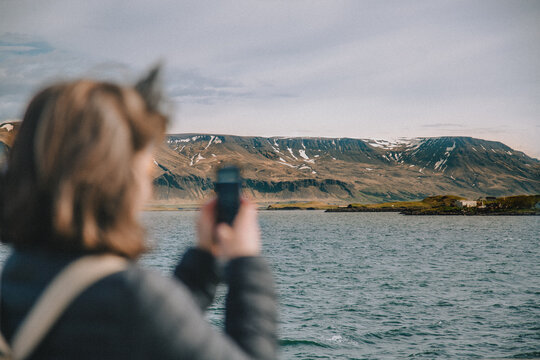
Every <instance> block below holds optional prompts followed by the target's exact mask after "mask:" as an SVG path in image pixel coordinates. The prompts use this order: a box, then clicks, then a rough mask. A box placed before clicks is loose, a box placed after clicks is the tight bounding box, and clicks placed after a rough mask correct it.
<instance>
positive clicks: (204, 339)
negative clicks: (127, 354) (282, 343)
mask: <svg viewBox="0 0 540 360" xmlns="http://www.w3.org/2000/svg"><path fill="white" fill-rule="evenodd" d="M226 271H227V274H228V279H229V292H228V295H227V303H226V326H225V331H226V333H225V334H223V333H220V332H218V331H217V330H216V329H215V328H214V327H213V326H211V325H210V324H209V323H208V322H207V320H206V319H205V317H204V315H203V313H202V312H201V311H200V308H199V306H198V305H197V304H196V303H195V302H194V301H193V298H192V296H191V294H190V293H189V292H188V291H187V289H185V288H184V286H183V285H182V284H181V283H178V282H172V281H171V280H170V279H166V278H163V277H161V276H159V275H155V274H149V273H148V272H147V271H144V270H140V271H139V273H140V274H139V275H135V276H132V279H133V281H134V282H137V285H135V286H136V288H137V289H138V290H137V291H136V294H134V297H135V298H137V299H138V300H136V302H138V303H139V304H138V305H137V308H138V309H139V311H138V312H139V315H138V319H137V321H136V322H137V323H139V324H141V325H140V326H141V327H144V331H142V332H141V333H140V335H139V336H140V338H139V339H137V341H136V343H137V344H138V347H139V348H140V350H139V354H140V355H145V356H148V357H150V358H159V359H178V358H186V359H196V360H233V359H234V360H241V359H264V360H270V359H275V358H276V353H277V337H276V327H277V326H276V323H277V315H276V312H277V306H276V296H275V291H274V284H273V279H272V276H271V275H270V271H269V267H268V265H267V264H266V262H265V261H264V260H263V259H262V258H258V257H253V258H251V257H250V258H247V257H246V258H239V259H236V260H232V261H231V262H230V263H229V264H228V266H227V270H226ZM136 327H138V326H137V325H136ZM145 351H148V353H145ZM143 358H144V357H143Z"/></svg>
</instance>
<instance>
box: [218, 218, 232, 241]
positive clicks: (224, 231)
mask: <svg viewBox="0 0 540 360" xmlns="http://www.w3.org/2000/svg"><path fill="white" fill-rule="evenodd" d="M216 237H217V240H218V244H219V245H220V246H223V247H227V246H228V244H230V243H231V242H233V241H234V230H233V228H232V227H230V226H229V225H227V224H225V223H221V224H219V225H218V226H217V227H216Z"/></svg>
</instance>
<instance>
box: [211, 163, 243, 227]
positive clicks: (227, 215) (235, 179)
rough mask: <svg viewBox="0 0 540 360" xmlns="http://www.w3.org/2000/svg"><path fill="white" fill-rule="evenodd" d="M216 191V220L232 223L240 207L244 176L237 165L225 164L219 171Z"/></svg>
mask: <svg viewBox="0 0 540 360" xmlns="http://www.w3.org/2000/svg"><path fill="white" fill-rule="evenodd" d="M216 178H217V181H216V183H215V191H216V194H217V206H216V211H217V214H216V222H217V223H218V224H219V223H222V222H225V223H227V224H229V225H232V223H233V221H234V218H235V217H236V214H237V213H238V209H239V208H240V189H241V188H242V178H241V177H240V169H239V168H238V167H236V166H231V165H229V166H224V167H222V168H220V169H219V170H218V171H217V176H216Z"/></svg>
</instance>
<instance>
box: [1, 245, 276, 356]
mask: <svg viewBox="0 0 540 360" xmlns="http://www.w3.org/2000/svg"><path fill="white" fill-rule="evenodd" d="M75 258H76V257H75V256H74V255H72V254H71V255H70V254H60V253H53V252H45V251H37V250H34V251H15V252H14V253H13V254H12V255H11V256H10V257H9V258H8V260H7V262H6V264H5V266H4V270H3V272H2V278H1V293H0V294H1V304H0V327H1V330H2V333H3V334H4V336H5V337H6V338H7V340H8V342H9V341H10V340H11V338H12V336H13V334H14V332H15V330H16V329H17V327H18V326H19V324H20V323H21V321H22V320H23V319H24V317H25V316H26V314H27V312H28V311H29V310H30V308H31V307H32V306H33V304H34V302H35V301H36V300H37V298H38V296H39V295H40V294H41V292H42V291H43V290H44V289H45V287H46V286H47V285H48V284H49V282H50V281H51V280H52V279H53V277H54V276H55V275H56V274H57V273H58V272H59V271H60V270H61V269H62V268H63V267H65V266H66V265H67V264H68V263H70V262H71V261H73V260H74V259H75ZM174 275H175V278H173V279H170V278H165V277H163V276H161V275H159V274H157V273H155V272H154V271H152V270H148V269H143V268H141V267H139V266H137V265H136V264H132V265H130V266H129V267H128V269H127V270H125V271H122V272H120V273H116V274H113V275H110V276H107V277H105V278H103V279H102V280H100V281H98V282H97V283H95V284H93V285H92V286H91V287H89V288H88V289H86V290H85V291H84V292H83V293H82V294H81V295H80V296H79V297H77V298H76V299H75V300H74V301H73V303H72V304H71V305H70V306H69V307H68V308H67V309H66V311H65V312H64V314H63V315H62V316H61V317H60V319H59V320H58V322H57V323H56V324H55V325H54V326H53V327H52V328H51V330H50V331H49V333H48V334H47V336H46V337H45V338H44V340H43V341H42V343H41V344H40V345H39V346H38V347H37V348H36V350H35V352H34V353H33V354H32V356H31V357H30V359H76V360H84V359H92V360H95V359H209V360H210V359H212V360H218V359H275V358H276V351H277V339H276V313H277V311H276V296H275V292H274V283H273V280H272V276H271V274H270V271H269V268H268V265H267V264H266V262H265V261H264V260H263V259H262V258H259V257H244V258H238V259H234V260H232V261H230V262H229V264H228V265H227V266H226V268H225V276H224V277H225V279H226V281H227V283H228V286H229V291H228V294H227V299H226V311H225V334H221V333H219V332H217V331H216V330H215V329H214V328H212V327H211V326H210V325H209V324H208V322H207V321H206V320H205V318H204V314H203V311H204V310H205V309H206V307H207V306H208V305H210V304H211V303H212V300H213V298H214V294H215V289H216V286H217V284H218V281H219V277H218V275H217V272H216V264H215V259H214V258H213V257H212V256H211V255H210V254H209V253H206V252H204V251H201V250H197V249H190V250H188V251H187V252H186V254H185V255H184V257H183V259H182V261H181V262H180V264H178V266H177V267H176V269H175V272H174ZM179 280H181V281H179Z"/></svg>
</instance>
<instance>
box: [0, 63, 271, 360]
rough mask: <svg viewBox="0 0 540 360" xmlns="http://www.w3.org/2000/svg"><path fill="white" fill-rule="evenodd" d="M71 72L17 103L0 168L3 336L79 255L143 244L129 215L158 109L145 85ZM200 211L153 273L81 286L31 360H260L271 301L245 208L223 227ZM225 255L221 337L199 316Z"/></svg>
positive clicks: (159, 121) (137, 201)
mask: <svg viewBox="0 0 540 360" xmlns="http://www.w3.org/2000/svg"><path fill="white" fill-rule="evenodd" d="M154 75H155V74H153V75H152V76H151V78H150V79H147V80H146V82H142V83H140V84H139V85H138V87H137V88H131V87H121V86H118V85H115V84H110V83H103V82H96V81H91V80H79V81H75V82H69V83H62V84H57V85H53V86H51V87H48V88H46V89H45V90H43V91H41V92H40V93H38V94H37V95H36V96H35V97H34V98H33V100H32V101H31V102H30V104H29V106H28V108H27V110H26V114H25V116H24V119H23V123H22V125H21V128H20V131H19V134H18V137H17V139H16V142H15V144H14V146H13V149H12V151H11V153H10V159H9V163H8V169H7V172H6V173H5V174H3V175H0V176H1V177H2V178H1V179H0V186H1V188H0V211H1V212H0V230H1V239H2V241H3V242H5V243H9V244H11V245H12V246H13V248H14V251H13V252H12V254H11V256H10V257H9V259H8V260H7V261H6V263H5V266H4V269H3V272H2V278H1V292H0V294H1V300H0V301H1V303H0V304H1V307H0V330H1V332H2V334H3V335H4V336H5V338H6V339H7V341H8V342H10V341H11V339H12V337H13V334H14V333H15V331H16V330H17V328H18V327H19V325H20V324H21V322H22V321H23V319H24V318H25V316H26V315H27V313H28V312H29V310H30V309H31V308H32V306H33V305H34V304H35V301H36V299H37V298H38V297H39V295H40V294H41V293H42V292H43V290H44V289H45V288H46V287H47V286H48V284H49V283H50V282H51V280H52V279H53V278H54V277H55V275H57V274H58V273H59V272H60V271H61V270H62V269H64V268H65V267H66V266H67V265H68V264H70V263H72V262H73V261H74V260H75V259H77V258H79V257H81V256H83V255H87V254H96V253H98V254H116V255H120V256H122V257H125V258H127V259H130V260H135V259H137V257H138V256H140V255H141V254H142V253H144V251H145V250H146V247H145V241H144V231H143V229H142V228H141V226H140V225H139V223H138V221H137V217H138V212H139V211H140V210H141V208H142V206H143V204H144V203H145V201H147V200H148V198H149V196H150V195H151V184H152V177H151V173H152V169H153V166H154V164H153V149H154V148H155V147H156V146H159V144H160V142H161V141H162V140H163V136H164V132H165V128H166V117H165V116H164V115H162V114H161V113H160V112H159V111H158V109H157V108H158V106H157V100H156V99H155V98H153V94H152V92H151V88H152V84H149V83H148V82H152V80H153V76H154ZM214 206H215V202H210V203H209V204H207V205H205V206H204V207H203V208H202V210H201V215H200V219H199V223H198V244H197V246H196V247H195V248H192V249H189V250H188V251H187V252H186V253H185V254H184V256H183V258H182V260H181V261H180V263H179V264H178V265H177V267H176V269H175V271H174V278H173V279H169V278H164V277H161V276H159V275H157V274H156V273H154V272H152V271H150V270H146V269H143V268H141V267H139V266H138V265H136V264H135V262H134V261H132V262H130V265H129V266H128V268H127V269H126V270H124V271H121V272H118V273H115V274H113V275H109V276H107V277H105V278H103V279H101V280H99V281H98V282H96V283H95V284H93V285H91V286H90V287H89V288H87V289H86V290H85V291H84V292H83V293H82V294H81V295H80V296H78V297H77V298H76V299H75V300H74V301H73V302H72V303H71V304H70V305H69V307H68V308H67V309H66V310H65V311H64V313H63V314H62V316H61V317H60V318H59V320H58V321H57V322H56V324H55V325H54V326H53V327H52V328H51V329H50V330H49V331H48V333H47V335H46V336H45V338H44V339H43V341H42V342H41V343H40V344H39V345H38V346H37V348H36V350H35V351H34V352H33V353H32V354H31V356H30V358H32V359H78V360H81V359H184V358H185V359H244V358H246V359H248V358H254V359H273V358H275V357H276V333H275V332H276V300H275V294H274V290H273V286H274V285H273V281H272V277H271V274H270V272H269V268H268V266H267V265H266V263H265V261H264V260H263V259H262V258H261V257H259V253H260V235H259V228H258V224H257V219H256V210H255V208H254V206H253V205H252V204H250V203H248V202H245V201H244V202H243V204H242V206H241V208H240V211H239V214H238V216H237V218H236V220H235V222H234V224H233V226H232V227H229V226H228V225H225V224H219V225H216V224H215V212H214ZM216 258H220V259H223V260H226V261H227V265H226V267H225V269H224V271H223V278H224V280H225V282H226V283H227V284H228V287H229V289H228V294H227V302H226V314H225V317H226V319H225V334H221V333H219V332H216V331H215V330H214V329H213V328H211V326H210V325H209V324H208V323H207V322H206V321H205V318H204V314H203V311H204V310H205V309H206V308H207V307H208V306H209V305H210V304H211V302H212V301H213V297H214V293H215V288H216V285H217V284H218V282H219V281H220V278H221V276H220V271H218V266H217V261H216Z"/></svg>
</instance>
